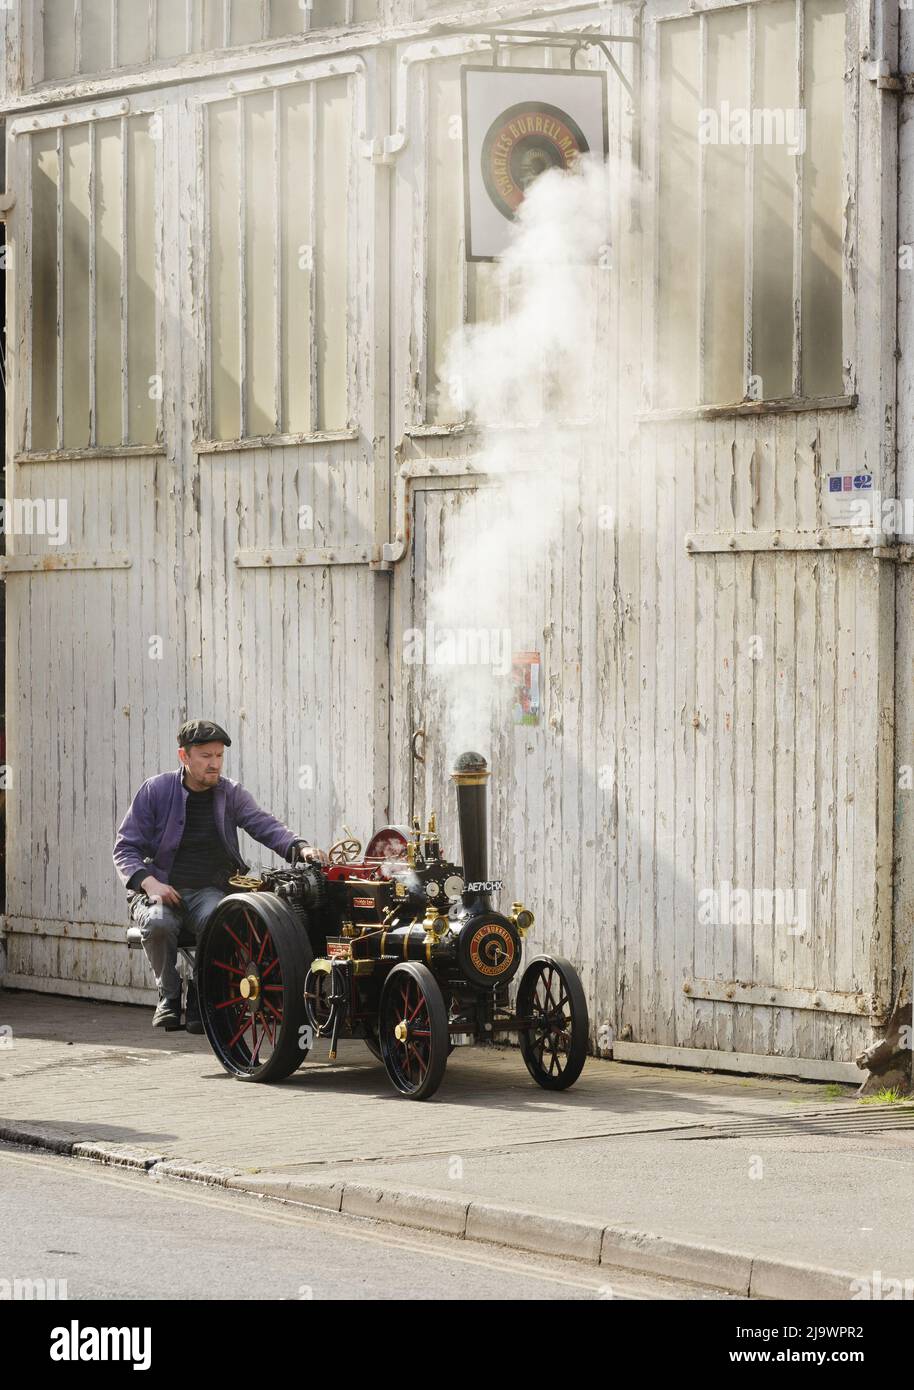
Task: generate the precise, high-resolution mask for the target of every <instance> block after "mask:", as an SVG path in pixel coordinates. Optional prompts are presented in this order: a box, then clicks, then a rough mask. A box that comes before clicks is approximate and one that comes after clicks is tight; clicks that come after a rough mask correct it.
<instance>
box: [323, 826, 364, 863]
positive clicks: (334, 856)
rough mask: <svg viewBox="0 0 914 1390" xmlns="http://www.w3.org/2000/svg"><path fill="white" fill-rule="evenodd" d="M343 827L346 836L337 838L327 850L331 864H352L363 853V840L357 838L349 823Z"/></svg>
mask: <svg viewBox="0 0 914 1390" xmlns="http://www.w3.org/2000/svg"><path fill="white" fill-rule="evenodd" d="M343 829H344V830H345V832H346V838H345V839H343V840H337V841H336V843H335V844H332V845H331V846H330V848H329V849H328V851H327V858H328V859H329V860H330V863H331V864H352V863H354V862H355V860H356V859H358V857H359V855H360V854H361V853H362V841H361V840H357V839H356V838H355V836H354V835H353V833H352V831H351V830H350V829H349V826H348V825H344V826H343Z"/></svg>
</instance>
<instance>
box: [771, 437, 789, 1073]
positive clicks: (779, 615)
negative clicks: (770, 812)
mask: <svg viewBox="0 0 914 1390" xmlns="http://www.w3.org/2000/svg"><path fill="white" fill-rule="evenodd" d="M776 439H777V445H776V448H777V479H778V492H779V494H780V496H781V497H782V498H784V496H785V494H788V493H789V495H790V500H789V503H787V502H785V505H788V506H789V507H790V509H791V514H795V507H796V502H795V491H794V490H795V482H796V467H797V465H796V426H795V424H794V422H793V421H792V420H791V419H790V418H789V417H788V416H785V417H783V418H781V419H779V420H778V422H777V425H776ZM796 584H797V559H796V556H795V555H787V554H785V555H781V556H778V557H777V558H776V560H775V662H776V666H775V682H776V689H775V725H774V822H775V858H774V881H773V883H772V884H771V885H770V886H771V887H772V888H775V889H778V890H780V892H782V893H784V892H787V891H789V890H790V889H791V888H792V887H793V885H794V883H795V881H796V867H797V866H796V861H795V852H794V827H795V814H796V811H795V790H796V784H795V773H796V737H797V704H796V701H797V693H796V656H797V643H796V612H795V595H796ZM764 886H766V887H767V886H768V885H764ZM768 930H769V932H770V935H771V939H772V944H773V952H774V959H773V978H772V980H771V983H772V984H774V985H780V986H785V987H788V988H789V987H791V986H792V985H793V983H794V949H795V947H794V942H795V938H794V937H793V936H790V935H788V933H787V930H786V927H785V926H784V925H783V924H778V922H777V921H776V920H775V922H774V923H773V924H772V926H771V927H770V928H769V929H768ZM774 1012H775V1021H774V1026H775V1050H776V1051H777V1052H778V1053H781V1054H784V1055H788V1056H789V1055H791V1053H792V1050H793V1045H794V1038H793V1025H794V1017H793V1013H792V1011H791V1010H788V1009H776V1010H775V1011H774Z"/></svg>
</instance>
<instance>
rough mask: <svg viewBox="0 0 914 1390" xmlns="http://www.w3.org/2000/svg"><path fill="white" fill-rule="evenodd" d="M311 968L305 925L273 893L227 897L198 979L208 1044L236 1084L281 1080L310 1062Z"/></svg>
mask: <svg viewBox="0 0 914 1390" xmlns="http://www.w3.org/2000/svg"><path fill="white" fill-rule="evenodd" d="M310 964H311V946H310V943H309V941H308V938H307V935H306V934H305V932H304V930H303V929H302V925H301V923H300V922H299V921H298V920H297V919H296V918H295V917H294V916H293V914H292V913H291V912H290V911H289V909H288V908H287V907H286V906H285V904H284V903H283V902H282V901H281V900H280V899H279V898H277V897H276V895H275V894H274V893H230V894H229V895H228V897H226V898H223V900H222V902H221V903H219V904H218V906H217V907H216V909H215V911H214V912H213V914H212V916H211V917H210V919H209V921H208V922H207V924H206V926H205V927H204V929H203V931H202V933H201V935H200V941H199V944H198V946H197V956H196V966H195V971H194V977H195V979H196V981H197V992H198V995H199V1000H200V1017H201V1018H202V1020H203V1029H204V1032H205V1033H206V1036H207V1038H208V1039H209V1043H210V1046H211V1047H212V1049H213V1051H214V1052H215V1054H216V1056H217V1058H218V1059H219V1061H220V1062H221V1064H222V1066H223V1067H224V1068H225V1070H226V1071H227V1072H230V1073H231V1075H232V1076H235V1077H237V1078H238V1080H239V1081H264V1082H267V1081H281V1080H283V1079H284V1078H285V1077H287V1076H291V1074H292V1072H294V1071H295V1069H296V1067H298V1066H300V1065H301V1063H302V1062H303V1061H304V1060H305V1057H306V1056H307V1055H308V1049H307V1048H306V1047H304V1046H303V1045H302V1044H303V1041H304V1038H305V1033H304V1029H305V1026H306V1024H307V1019H306V1016H305V1006H304V987H305V974H306V971H307V969H308V966H309V965H310ZM245 990H246V991H247V993H245V992H244V991H245Z"/></svg>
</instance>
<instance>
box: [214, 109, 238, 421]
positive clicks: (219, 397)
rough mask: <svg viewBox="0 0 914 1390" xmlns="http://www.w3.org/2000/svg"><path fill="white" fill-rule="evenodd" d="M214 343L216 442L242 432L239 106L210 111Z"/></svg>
mask: <svg viewBox="0 0 914 1390" xmlns="http://www.w3.org/2000/svg"><path fill="white" fill-rule="evenodd" d="M209 188H210V248H211V255H210V264H209V273H210V284H209V295H210V345H209V360H210V371H211V373H212V378H211V380H212V390H211V428H212V434H213V437H214V438H215V439H237V438H238V437H239V435H240V433H241V349H240V336H239V309H238V305H239V294H240V277H239V274H238V257H239V230H238V209H239V205H240V199H241V190H240V189H239V187H238V108H237V106H236V105H235V103H234V102H220V103H219V104H218V105H215V106H212V107H210V121H209Z"/></svg>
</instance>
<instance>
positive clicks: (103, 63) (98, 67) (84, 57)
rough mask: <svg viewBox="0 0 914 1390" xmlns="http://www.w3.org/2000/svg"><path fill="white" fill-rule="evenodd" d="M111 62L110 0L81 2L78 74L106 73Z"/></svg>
mask: <svg viewBox="0 0 914 1390" xmlns="http://www.w3.org/2000/svg"><path fill="white" fill-rule="evenodd" d="M111 62H112V57H111V0H82V28H81V34H80V54H79V69H80V72H107V71H108V70H109V69H110V67H111Z"/></svg>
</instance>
